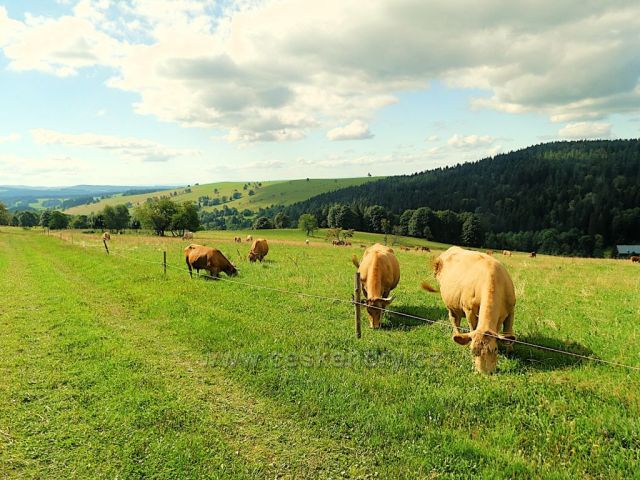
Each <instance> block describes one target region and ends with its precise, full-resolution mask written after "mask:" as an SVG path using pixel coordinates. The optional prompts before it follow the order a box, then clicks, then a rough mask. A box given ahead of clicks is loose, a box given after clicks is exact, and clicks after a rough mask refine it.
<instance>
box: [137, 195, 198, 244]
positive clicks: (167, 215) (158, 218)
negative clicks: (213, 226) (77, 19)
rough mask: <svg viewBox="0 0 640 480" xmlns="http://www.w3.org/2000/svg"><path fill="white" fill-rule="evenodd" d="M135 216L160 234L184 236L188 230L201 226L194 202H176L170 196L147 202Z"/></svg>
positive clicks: (145, 226)
mask: <svg viewBox="0 0 640 480" xmlns="http://www.w3.org/2000/svg"><path fill="white" fill-rule="evenodd" d="M135 218H136V219H137V220H138V221H139V222H140V224H141V225H142V226H143V227H144V228H148V229H150V230H153V231H154V232H155V234H156V235H160V236H164V235H165V234H166V232H171V234H172V235H174V236H182V235H184V232H185V231H186V230H190V231H196V230H198V229H199V228H200V218H199V216H198V210H197V208H196V206H195V205H194V204H193V203H192V202H183V203H176V202H173V201H172V200H170V199H168V198H161V199H159V200H150V201H147V202H145V203H144V204H143V205H142V206H140V207H138V208H137V209H136V211H135Z"/></svg>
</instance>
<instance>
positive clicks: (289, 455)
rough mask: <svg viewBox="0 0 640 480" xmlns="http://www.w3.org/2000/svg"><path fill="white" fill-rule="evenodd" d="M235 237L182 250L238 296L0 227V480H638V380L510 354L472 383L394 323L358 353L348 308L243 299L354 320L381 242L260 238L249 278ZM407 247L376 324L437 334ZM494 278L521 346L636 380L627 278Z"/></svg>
mask: <svg viewBox="0 0 640 480" xmlns="http://www.w3.org/2000/svg"><path fill="white" fill-rule="evenodd" d="M247 233H248V232H246V231H245V232H240V233H238V232H198V233H196V236H195V241H196V242H197V243H203V244H207V245H211V246H216V247H218V248H220V249H221V250H222V251H223V252H224V253H225V254H226V255H227V256H228V257H229V258H230V260H232V261H233V262H235V263H236V264H237V266H238V268H239V269H240V275H239V276H238V277H236V278H234V279H232V280H235V281H237V282H242V283H237V282H231V281H212V280H207V279H205V278H194V279H193V280H192V279H190V278H189V276H188V273H187V272H186V267H185V265H184V258H183V256H182V249H183V248H184V247H185V246H186V243H187V242H183V241H182V240H180V239H175V238H158V237H147V236H137V235H118V236H116V235H114V236H113V239H112V241H111V244H110V248H111V251H112V255H109V256H107V255H106V254H105V252H104V249H103V248H102V246H101V243H100V241H99V236H98V235H87V234H81V233H80V232H72V231H65V232H63V233H62V234H58V233H56V234H55V235H54V234H52V235H49V236H47V235H45V234H43V233H42V232H41V231H36V230H34V231H26V230H23V229H17V228H7V227H3V228H2V229H0V290H1V291H2V292H3V293H2V295H3V296H2V299H3V304H2V308H1V309H0V478H34V479H35V478H127V479H131V478H134V479H135V478H140V479H141V478H216V479H224V478H229V479H236V478H363V479H365V478H366V479H371V478H389V479H390V478H406V479H415V478H470V477H475V478H519V479H521V478H553V479H565V478H566V479H573V478H602V479H616V478H619V479H622V478H634V477H635V478H638V477H637V476H638V474H639V473H638V465H640V371H638V370H635V371H634V370H628V369H623V368H615V367H611V366H607V365H601V364H597V363H594V362H591V361H582V360H580V359H577V358H574V357H569V356H564V355H559V354H555V353H551V352H545V351H539V350H534V349H531V348H529V347H526V346H522V345H515V348H514V352H513V353H512V354H510V355H509V356H504V355H501V356H500V359H499V361H498V368H497V372H496V374H495V375H492V376H490V377H486V376H480V375H478V374H476V373H474V370H473V365H472V360H471V356H470V353H469V351H468V350H467V349H466V348H463V347H461V346H459V345H457V344H455V343H454V342H453V341H452V340H451V335H450V329H449V328H448V327H446V326H444V325H442V324H427V323H424V322H421V321H418V320H410V319H407V318H406V317H401V316H397V315H393V314H388V315H387V316H386V317H385V322H384V328H382V329H380V330H377V331H372V330H370V329H369V328H368V327H367V326H366V320H365V321H364V322H363V335H362V338H361V339H359V340H358V339H356V338H355V336H354V333H353V329H354V326H353V307H352V306H351V305H349V303H348V302H345V301H333V300H321V299H317V298H310V297H302V296H297V295H289V294H284V293H280V292H276V291H273V290H264V289H258V288H253V287H251V286H248V285H246V284H253V285H262V286H268V287H271V288H277V289H285V290H290V291H297V292H305V293H308V294H316V295H322V296H327V297H331V298H336V299H340V300H346V301H348V300H349V299H350V296H351V292H352V290H353V274H354V270H355V268H354V267H353V265H352V264H351V259H350V257H351V255H352V254H354V253H355V254H357V255H360V254H361V252H362V248H361V247H360V244H367V245H368V244H371V243H372V242H374V241H379V240H380V239H381V236H379V235H374V234H360V233H356V236H355V237H354V239H353V240H352V242H353V247H332V246H331V245H329V244H328V243H327V242H326V241H325V240H324V238H323V237H321V236H318V237H317V238H312V239H311V245H310V246H305V245H304V238H305V237H304V235H303V234H302V233H300V232H297V231H293V230H290V231H263V232H259V233H258V235H260V236H264V237H265V238H267V239H268V240H269V241H270V252H269V255H268V256H267V260H266V261H265V262H264V263H262V264H259V263H258V264H250V263H249V262H247V261H246V253H247V251H248V248H249V246H248V244H247V243H242V244H241V245H240V244H235V243H233V241H232V239H233V237H234V236H235V235H241V236H242V237H243V238H244V236H246V234H247ZM251 233H252V234H253V235H254V237H255V236H256V235H257V233H256V232H251ZM318 235H321V234H320V233H319V234H318ZM401 243H402V244H404V245H430V246H431V247H432V250H433V251H432V253H424V252H417V251H404V250H401V249H399V248H398V249H396V253H397V256H398V259H399V261H400V265H401V281H400V284H399V286H398V288H397V289H396V290H395V291H394V294H395V296H396V300H395V301H394V303H393V304H392V305H391V307H390V308H392V309H394V310H397V311H399V312H403V313H409V314H412V315H416V316H421V317H425V318H430V319H435V320H440V321H446V319H447V315H446V311H445V309H444V308H443V305H442V302H441V299H440V297H439V296H438V295H434V294H427V293H426V292H424V291H422V290H421V289H420V287H419V285H420V283H421V281H423V280H429V281H431V282H433V281H434V280H433V277H432V274H431V269H430V267H429V265H430V263H431V261H432V259H433V256H434V255H437V254H438V250H437V249H442V248H446V247H445V246H443V245H437V244H431V243H426V242H422V241H417V240H414V239H401ZM163 250H164V251H166V252H167V258H168V262H169V264H170V266H171V267H170V268H169V269H168V272H167V275H166V276H165V275H164V274H163V272H162V266H161V261H162V251H163ZM498 258H499V259H500V260H501V261H503V262H504V263H505V265H506V266H507V268H508V270H509V271H510V273H511V275H512V277H513V280H514V283H515V286H516V294H517V302H518V303H517V306H516V318H515V332H516V335H517V336H518V339H520V340H524V341H527V342H531V343H536V344H541V345H546V346H550V347H554V348H560V349H564V350H568V351H571V352H575V353H580V354H583V355H587V356H593V357H599V358H602V359H606V360H611V361H615V362H621V363H625V364H628V365H632V366H635V367H640V324H639V321H638V319H639V318H640V295H638V292H640V266H638V265H633V264H631V263H630V262H628V261H616V260H591V259H573V258H555V257H547V256H542V255H540V256H538V257H537V258H529V257H528V256H527V255H526V254H519V253H514V255H513V257H510V258H506V257H502V256H498ZM173 267H176V268H173ZM223 278H225V279H226V278H228V277H224V276H223ZM364 313H365V312H363V314H364ZM365 317H366V315H365Z"/></svg>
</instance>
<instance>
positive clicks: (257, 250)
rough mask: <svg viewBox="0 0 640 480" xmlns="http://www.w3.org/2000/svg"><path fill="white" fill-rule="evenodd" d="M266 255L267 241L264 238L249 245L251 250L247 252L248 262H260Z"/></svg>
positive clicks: (257, 239) (267, 250)
mask: <svg viewBox="0 0 640 480" xmlns="http://www.w3.org/2000/svg"><path fill="white" fill-rule="evenodd" d="M267 253H269V244H268V243H267V241H266V240H265V239H264V238H256V239H255V240H254V241H253V243H252V244H251V250H250V251H249V261H250V262H255V261H256V260H260V261H262V259H263V258H264V257H266V256H267Z"/></svg>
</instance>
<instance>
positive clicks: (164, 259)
mask: <svg viewBox="0 0 640 480" xmlns="http://www.w3.org/2000/svg"><path fill="white" fill-rule="evenodd" d="M162 266H163V268H164V274H165V275H166V274H167V251H166V250H165V251H163V252H162Z"/></svg>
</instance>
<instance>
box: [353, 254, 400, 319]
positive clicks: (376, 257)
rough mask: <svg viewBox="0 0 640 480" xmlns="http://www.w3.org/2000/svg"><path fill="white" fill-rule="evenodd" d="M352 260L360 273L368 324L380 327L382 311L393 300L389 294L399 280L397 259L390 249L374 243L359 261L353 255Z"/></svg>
mask: <svg viewBox="0 0 640 480" xmlns="http://www.w3.org/2000/svg"><path fill="white" fill-rule="evenodd" d="M352 261H353V264H354V265H355V266H356V268H357V269H358V272H359V273H360V282H361V283H362V289H363V291H364V294H365V296H366V301H365V303H366V305H367V313H368V314H369V326H370V327H371V328H380V319H381V318H382V311H383V310H384V309H385V308H387V306H388V305H389V304H390V303H391V302H392V301H393V299H394V297H390V296H389V295H390V294H391V290H393V289H394V288H396V286H397V285H398V282H399V281H400V264H399V263H398V259H397V258H396V256H395V255H394V253H393V250H392V249H390V248H389V247H385V246H384V245H381V244H379V243H376V244H375V245H372V246H371V247H369V248H367V249H366V250H365V252H364V254H363V255H362V260H361V261H360V262H358V257H356V256H355V255H354V256H353V258H352Z"/></svg>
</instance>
